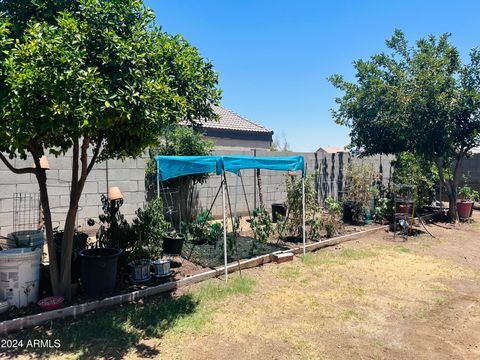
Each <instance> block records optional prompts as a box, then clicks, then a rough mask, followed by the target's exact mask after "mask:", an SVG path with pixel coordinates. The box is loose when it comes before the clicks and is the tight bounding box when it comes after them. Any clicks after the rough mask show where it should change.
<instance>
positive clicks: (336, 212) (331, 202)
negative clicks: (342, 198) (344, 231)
mask: <svg viewBox="0 0 480 360" xmlns="http://www.w3.org/2000/svg"><path fill="white" fill-rule="evenodd" d="M325 209H326V210H327V216H326V223H325V230H326V231H327V238H331V237H333V236H334V235H335V233H336V232H338V230H339V229H340V225H341V222H340V216H341V214H342V206H341V205H340V203H339V202H338V201H336V200H335V199H334V198H332V197H328V198H326V199H325Z"/></svg>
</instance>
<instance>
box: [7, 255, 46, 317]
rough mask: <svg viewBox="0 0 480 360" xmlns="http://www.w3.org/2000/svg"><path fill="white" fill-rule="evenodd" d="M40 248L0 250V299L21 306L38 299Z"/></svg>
mask: <svg viewBox="0 0 480 360" xmlns="http://www.w3.org/2000/svg"><path fill="white" fill-rule="evenodd" d="M41 259H42V250H40V249H34V250H32V249H31V248H19V249H10V250H2V251H0V300H7V301H8V303H9V304H10V305H13V306H16V307H18V308H21V307H23V306H27V305H28V304H30V303H36V302H37V300H38V285H39V281H40V262H41Z"/></svg>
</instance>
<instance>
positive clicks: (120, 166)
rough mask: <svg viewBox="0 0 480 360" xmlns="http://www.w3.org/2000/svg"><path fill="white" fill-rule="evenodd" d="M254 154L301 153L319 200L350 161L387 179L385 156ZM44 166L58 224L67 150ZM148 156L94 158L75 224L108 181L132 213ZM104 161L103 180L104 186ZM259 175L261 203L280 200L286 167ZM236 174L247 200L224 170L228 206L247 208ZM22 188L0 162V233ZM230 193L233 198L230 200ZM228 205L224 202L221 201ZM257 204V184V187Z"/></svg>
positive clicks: (250, 180) (337, 192)
mask: <svg viewBox="0 0 480 360" xmlns="http://www.w3.org/2000/svg"><path fill="white" fill-rule="evenodd" d="M216 154H218V155H232V154H235V155H249V156H251V155H253V154H254V153H253V151H248V150H245V151H238V150H217V151H216ZM256 155H257V156H292V155H303V156H304V157H305V164H306V169H307V174H311V173H316V174H317V175H316V176H315V178H314V182H315V187H316V190H317V194H318V198H319V200H320V201H323V200H324V199H325V198H326V197H327V196H333V197H334V198H339V197H341V195H342V191H343V189H344V181H345V178H344V176H345V170H346V168H347V166H348V164H349V162H350V161H362V162H371V163H372V164H373V166H374V167H375V169H376V170H377V171H379V170H380V168H383V173H384V183H385V184H386V183H387V182H388V178H389V175H390V174H389V171H390V160H391V158H388V157H374V158H368V159H355V158H353V159H352V158H351V156H350V155H349V154H342V153H340V154H325V153H293V152H270V151H266V150H257V153H256ZM48 160H49V164H50V170H48V172H47V176H48V188H49V199H50V205H51V210H52V217H53V223H54V226H55V227H58V228H60V229H61V228H62V227H63V225H64V221H65V215H66V212H67V209H68V203H69V190H70V177H71V172H70V171H71V170H70V168H71V162H72V158H71V154H69V153H67V155H66V156H62V157H59V158H54V157H53V156H49V158H48ZM147 160H148V157H147V156H146V155H145V156H143V157H140V158H138V159H127V160H125V161H123V162H122V161H119V160H110V161H108V164H107V163H105V162H103V163H99V164H96V165H95V167H94V169H93V170H92V172H91V173H90V175H89V177H88V179H87V182H86V184H85V188H84V191H83V194H82V197H81V199H80V203H79V206H80V209H79V212H78V217H77V224H78V226H79V227H80V229H81V230H83V231H88V230H92V229H89V228H88V226H87V225H86V221H87V220H88V219H89V218H93V219H98V214H99V213H101V212H102V209H101V202H100V196H101V194H105V193H106V192H107V187H108V186H110V187H111V186H118V187H119V188H120V190H121V191H122V193H123V195H124V205H123V207H122V212H123V214H124V215H125V217H126V218H127V219H129V220H130V219H132V218H133V217H134V216H135V211H136V210H137V209H138V208H139V207H143V206H144V204H145V202H146V200H145V199H146V192H145V166H146V162H147ZM14 165H15V166H17V167H24V166H32V161H28V160H27V161H21V160H18V159H15V160H14ZM107 165H108V186H107ZM260 174H261V181H262V194H263V199H264V202H265V204H266V206H267V209H270V208H271V204H273V203H278V202H283V201H285V200H286V189H285V179H286V177H287V173H286V172H283V171H273V170H260ZM242 179H243V183H244V187H245V193H246V197H247V202H248V206H247V202H246V201H245V195H244V193H243V189H242V185H241V182H240V180H239V179H237V177H236V176H235V175H234V174H230V173H227V184H228V190H229V196H230V200H231V205H232V210H234V208H235V203H236V210H237V213H238V214H247V213H248V208H249V209H250V211H251V210H252V209H253V208H254V206H255V200H254V192H255V190H254V188H255V170H254V169H246V170H243V171H242ZM220 184H221V179H220V177H219V176H217V175H212V176H210V178H209V179H208V181H207V182H206V183H205V184H201V185H198V186H197V187H196V190H195V191H196V194H195V196H196V198H197V199H198V203H197V206H196V207H197V209H202V208H209V207H210V205H211V203H212V202H213V199H214V197H215V195H216V193H217V191H218V188H219V186H220ZM18 192H27V193H38V185H37V182H36V179H35V177H34V176H33V175H31V174H26V175H15V174H13V173H12V172H10V171H9V170H8V169H7V168H6V167H5V166H4V165H3V163H1V162H0V234H1V235H6V234H8V233H9V232H11V231H13V210H14V209H13V200H12V196H13V194H14V193H18ZM235 198H236V201H235ZM227 205H228V203H227ZM257 205H258V187H257ZM212 213H213V215H214V216H215V217H220V216H221V215H222V197H221V194H219V196H218V198H217V201H216V203H215V204H214V207H213V209H212Z"/></svg>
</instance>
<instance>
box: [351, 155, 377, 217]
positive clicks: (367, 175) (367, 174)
mask: <svg viewBox="0 0 480 360" xmlns="http://www.w3.org/2000/svg"><path fill="white" fill-rule="evenodd" d="M374 179H375V175H374V172H373V168H372V167H371V166H368V165H363V164H355V163H352V164H350V166H349V168H348V171H347V194H346V198H345V200H346V201H349V202H350V203H351V204H352V216H353V220H354V221H355V222H356V223H360V222H362V221H363V218H364V215H365V214H366V212H367V210H369V206H370V204H371V201H372V199H373V198H374V196H375V194H376V191H377V189H376V187H375V186H374Z"/></svg>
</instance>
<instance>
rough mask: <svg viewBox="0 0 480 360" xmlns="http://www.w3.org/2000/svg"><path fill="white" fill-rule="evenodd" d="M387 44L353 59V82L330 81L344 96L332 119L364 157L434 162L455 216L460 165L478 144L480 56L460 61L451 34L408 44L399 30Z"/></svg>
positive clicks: (474, 54) (339, 78) (475, 54)
mask: <svg viewBox="0 0 480 360" xmlns="http://www.w3.org/2000/svg"><path fill="white" fill-rule="evenodd" d="M387 46H388V48H389V50H390V52H389V53H381V54H378V55H374V56H372V57H371V58H370V59H369V60H358V61H355V62H354V67H355V70H356V81H355V82H348V81H346V80H345V79H344V78H343V77H342V76H340V75H333V76H331V77H330V78H329V80H330V81H331V83H332V84H333V85H334V86H335V87H337V88H338V89H340V90H341V91H342V92H343V93H344V94H343V96H342V97H339V98H337V99H336V101H337V103H338V105H339V106H338V108H337V109H335V110H332V114H333V116H334V118H335V120H336V122H337V123H339V124H343V125H346V126H348V127H350V129H351V133H350V135H351V141H352V145H353V146H355V147H357V148H358V149H360V151H361V152H362V153H363V154H365V155H372V154H382V153H384V154H399V153H401V152H403V151H410V152H413V153H416V154H417V155H419V156H421V157H423V158H424V159H426V160H430V161H433V162H434V163H435V164H436V166H437V168H438V175H439V177H440V180H441V181H442V183H443V184H444V186H445V187H446V189H447V192H448V197H449V204H450V205H449V216H450V218H451V219H452V220H453V219H456V200H457V186H458V184H459V181H460V178H461V166H462V162H463V160H464V158H465V157H466V156H468V154H469V151H470V150H471V149H472V148H473V147H475V146H477V145H478V144H479V140H480V138H479V130H480V52H479V51H478V50H477V49H473V50H472V51H471V52H470V61H469V63H467V64H462V62H461V60H460V56H459V52H458V50H457V49H456V48H455V47H454V46H453V45H451V44H450V42H449V34H443V35H441V36H440V37H439V38H436V37H435V36H429V37H428V38H422V39H420V40H418V41H417V42H416V43H415V45H414V46H411V45H409V43H408V42H407V40H406V38H405V36H404V34H403V32H401V31H400V30H396V31H395V33H394V35H393V36H392V38H391V39H390V40H388V41H387Z"/></svg>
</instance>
